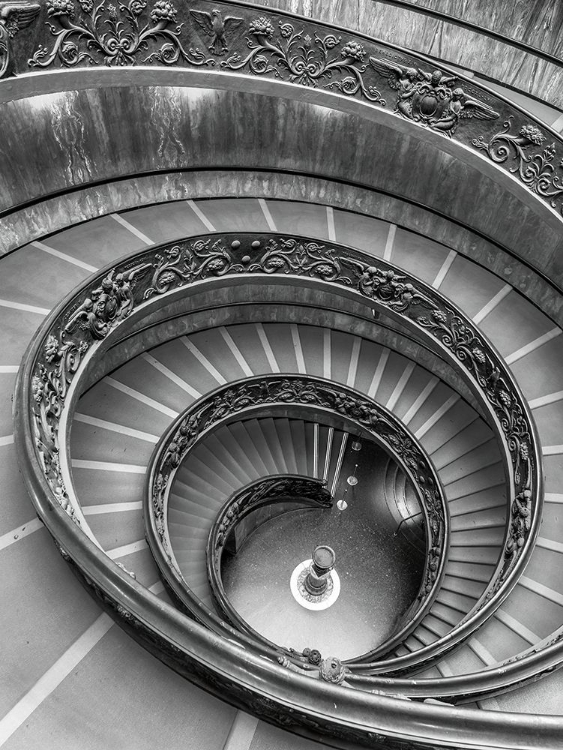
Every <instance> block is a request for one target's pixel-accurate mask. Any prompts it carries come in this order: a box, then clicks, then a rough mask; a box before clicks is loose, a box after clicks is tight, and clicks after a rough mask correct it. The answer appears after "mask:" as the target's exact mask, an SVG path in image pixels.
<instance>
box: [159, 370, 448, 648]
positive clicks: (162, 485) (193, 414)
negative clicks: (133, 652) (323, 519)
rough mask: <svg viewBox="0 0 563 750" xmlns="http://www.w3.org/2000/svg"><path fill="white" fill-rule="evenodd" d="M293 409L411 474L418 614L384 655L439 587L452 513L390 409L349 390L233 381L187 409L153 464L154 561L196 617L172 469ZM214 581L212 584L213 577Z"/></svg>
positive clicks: (311, 382) (297, 382) (286, 378)
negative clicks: (370, 446)
mask: <svg viewBox="0 0 563 750" xmlns="http://www.w3.org/2000/svg"><path fill="white" fill-rule="evenodd" d="M291 407H294V408H297V409H298V410H299V412H298V413H299V414H303V413H304V412H306V410H308V409H309V410H310V409H313V410H314V411H315V415H319V414H320V415H321V417H320V418H321V419H322V416H323V415H325V416H326V415H328V416H331V415H336V416H337V417H338V418H340V419H344V420H345V421H346V422H348V423H351V425H352V426H353V427H355V428H356V429H359V430H363V431H364V432H365V433H367V434H368V435H369V436H370V437H371V438H372V439H374V440H375V441H376V442H377V443H379V444H380V445H382V446H383V447H384V449H385V450H386V451H387V452H389V453H390V454H391V455H392V456H393V457H394V458H395V460H396V461H397V462H398V463H399V465H400V466H401V467H402V468H403V470H404V471H405V472H406V473H407V474H408V475H409V477H410V479H411V481H412V484H413V487H414V488H415V491H416V493H417V495H418V498H419V501H420V504H421V507H422V509H423V513H424V517H425V521H426V523H425V529H426V544H427V555H426V562H425V567H424V573H423V576H422V581H421V584H420V588H419V591H418V594H417V597H416V600H417V607H416V610H415V611H413V612H412V615H411V617H410V618H409V620H408V622H406V623H404V625H403V626H402V627H401V629H400V630H399V631H398V632H396V633H394V634H393V635H392V636H391V637H390V638H389V639H388V640H386V642H385V644H384V646H385V649H386V650H387V651H388V650H389V649H391V648H392V647H393V645H396V644H397V643H399V642H400V641H401V640H403V639H404V638H405V637H406V636H407V635H408V634H409V633H410V632H411V631H412V630H413V629H414V628H415V627H416V625H417V624H419V623H420V622H421V620H422V619H423V618H424V616H425V615H426V613H427V612H428V610H429V609H430V607H431V605H432V603H433V601H434V598H435V596H436V594H437V592H438V590H439V585H440V581H441V578H442V575H443V572H444V563H445V550H446V548H447V540H448V533H449V514H448V509H447V503H446V500H445V497H444V492H443V489H442V487H441V484H440V480H439V478H438V476H437V474H436V472H435V470H434V467H433V466H432V463H431V461H430V459H429V457H428V456H427V454H426V452H425V451H424V449H423V448H422V447H421V446H420V445H419V443H418V442H417V441H416V440H415V439H414V437H413V436H412V435H411V434H410V433H409V431H408V430H407V429H406V428H405V427H404V426H403V425H402V424H401V422H400V421H399V420H398V419H397V418H396V417H395V416H394V415H393V414H392V413H391V412H389V411H388V410H387V409H385V408H384V407H382V406H381V405H379V404H377V403H376V402H374V401H373V400H372V399H370V398H368V397H366V396H364V395H362V394H360V393H358V392H356V391H354V390H353V389H351V388H347V387H346V386H342V385H338V384H335V383H332V382H327V381H325V380H322V379H320V378H314V377H310V376H303V375H283V376H259V377H254V378H247V379H245V380H242V381H237V382H231V383H229V384H228V385H226V386H223V387H221V388H218V389H216V390H215V391H213V392H212V393H210V394H209V395H208V396H206V397H204V398H201V399H198V400H197V401H196V402H195V403H194V404H192V406H190V407H189V409H187V410H186V411H185V412H184V413H183V414H181V415H180V416H179V417H178V418H177V420H176V421H175V422H174V423H173V424H172V425H171V427H170V428H169V430H168V431H167V432H166V433H165V435H163V437H162V438H161V440H160V441H159V443H158V445H157V447H156V448H155V451H154V454H153V457H152V458H151V461H150V465H149V474H148V491H147V495H146V497H145V503H146V504H145V523H146V535H147V539H148V542H149V545H150V547H151V549H152V551H153V556H154V557H155V560H156V561H157V564H158V565H159V567H160V569H161V572H162V573H163V575H164V576H165V577H166V579H167V580H168V582H169V584H170V586H172V587H173V589H174V591H175V592H176V594H177V595H178V597H179V598H180V599H181V600H182V601H184V602H185V604H186V606H188V607H189V608H195V611H196V617H197V610H198V609H200V606H198V604H197V601H195V602H194V597H193V596H192V595H191V593H190V592H189V591H186V589H189V587H188V586H187V584H186V583H185V582H184V581H183V580H182V579H181V571H180V567H179V566H178V564H177V562H176V560H175V557H174V550H173V547H172V545H171V543H170V539H169V536H168V530H167V523H166V518H167V503H168V497H169V494H170V491H171V488H172V485H173V482H174V478H175V475H176V472H177V470H178V468H179V467H180V465H181V463H182V462H183V461H184V459H185V458H186V457H187V456H188V454H189V452H190V451H191V450H193V449H194V447H195V446H196V445H197V444H198V442H199V441H201V440H203V439H204V438H205V436H206V435H207V434H209V431H210V430H212V429H214V428H216V427H217V426H219V425H220V424H221V423H224V422H228V421H232V420H233V418H237V419H243V418H245V417H250V416H256V414H257V413H261V412H263V413H264V414H268V415H270V416H271V415H272V414H274V413H275V410H276V409H280V408H283V409H284V410H285V409H287V408H291ZM316 418H317V419H318V418H319V417H318V416H316ZM229 507H230V503H229ZM226 508H227V506H226ZM226 508H224V509H223V512H222V514H221V516H220V517H221V518H223V519H224V518H225V516H224V514H225V513H228V512H229V510H228V509H226ZM211 577H212V582H213V583H214V584H217V583H218V580H217V577H216V576H214V575H213V573H212V572H211ZM211 626H212V625H211ZM378 650H379V649H378ZM370 656H371V653H370V654H366V655H365V656H364V657H362V658H364V659H366V660H368V661H369V658H370Z"/></svg>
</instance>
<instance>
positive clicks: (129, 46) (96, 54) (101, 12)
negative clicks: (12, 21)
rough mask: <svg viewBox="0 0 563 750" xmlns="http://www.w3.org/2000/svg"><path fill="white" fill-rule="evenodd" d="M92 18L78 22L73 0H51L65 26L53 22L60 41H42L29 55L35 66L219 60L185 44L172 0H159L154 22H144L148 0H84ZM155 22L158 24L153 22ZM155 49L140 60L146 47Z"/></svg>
mask: <svg viewBox="0 0 563 750" xmlns="http://www.w3.org/2000/svg"><path fill="white" fill-rule="evenodd" d="M79 2H80V7H81V8H82V10H83V11H84V13H85V14H86V15H87V17H86V18H84V19H81V20H80V21H79V22H75V21H74V20H73V19H74V16H75V7H74V4H73V2H72V0H47V13H48V15H49V16H50V17H52V18H53V19H55V18H56V19H57V21H58V22H59V24H60V26H61V28H60V29H57V28H56V27H55V25H54V24H49V28H50V31H51V34H52V35H53V36H54V37H55V42H54V44H53V46H52V48H51V49H50V50H49V49H47V48H46V47H44V46H40V47H39V48H38V49H37V51H36V52H35V54H34V55H33V57H32V58H31V59H30V60H29V64H30V65H31V66H35V67H40V68H46V67H48V66H49V65H52V64H53V63H54V62H55V61H57V62H58V63H59V64H60V65H62V66H64V67H71V66H74V65H78V64H79V63H81V62H87V63H88V64H90V65H98V64H104V65H109V66H112V65H135V64H136V63H137V62H140V63H141V64H145V63H148V62H154V61H156V62H159V63H163V64H165V65H171V64H173V63H176V62H178V60H180V59H181V60H182V61H184V62H187V63H189V64H190V65H195V66H200V65H214V61H213V60H211V59H206V58H205V56H204V55H203V53H202V52H201V51H199V50H197V49H190V50H189V52H188V51H187V50H185V49H184V47H183V46H182V44H181V42H180V32H181V25H180V26H176V27H174V26H172V24H174V23H175V21H176V15H177V11H176V8H175V6H174V5H173V4H172V3H171V2H170V1H169V0H156V2H155V4H154V7H153V9H152V10H151V12H150V14H149V19H150V23H146V24H145V25H142V24H141V22H140V16H141V14H142V13H143V11H144V10H145V8H146V5H147V3H146V0H129V3H128V4H125V3H124V2H120V3H118V5H117V6H116V5H114V4H113V3H110V4H108V5H106V2H105V0H102V1H101V2H98V4H96V5H95V4H94V2H93V0H79ZM151 23H152V25H151ZM149 48H150V49H152V52H151V53H150V54H148V55H145V56H144V57H142V58H141V59H138V58H139V57H140V55H141V53H142V52H146V51H147V50H149Z"/></svg>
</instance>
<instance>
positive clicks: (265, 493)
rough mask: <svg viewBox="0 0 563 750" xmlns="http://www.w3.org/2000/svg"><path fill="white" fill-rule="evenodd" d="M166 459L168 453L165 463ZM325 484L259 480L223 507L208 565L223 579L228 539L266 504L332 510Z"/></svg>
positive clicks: (309, 480) (212, 536) (214, 529)
mask: <svg viewBox="0 0 563 750" xmlns="http://www.w3.org/2000/svg"><path fill="white" fill-rule="evenodd" d="M166 458H167V456H166V454H165V456H164V463H166ZM161 475H162V474H161ZM324 485H325V482H322V481H320V480H317V479H312V478H308V477H298V476H276V477H267V478H265V479H259V480H257V481H255V482H252V483H251V484H250V485H248V486H246V487H243V488H242V489H241V490H239V491H237V492H235V493H234V495H232V496H231V497H230V498H229V500H227V502H226V503H225V505H224V506H223V507H222V509H221V511H220V512H219V515H218V516H217V518H216V519H215V521H214V523H213V526H212V528H211V531H210V532H209V544H208V553H207V555H208V562H209V564H210V565H211V566H212V567H213V568H214V571H215V573H216V574H217V575H219V576H220V562H221V555H222V553H223V550H224V548H225V542H226V541H227V537H228V536H229V534H230V533H231V531H232V530H233V529H234V527H235V526H236V525H237V524H238V523H240V521H242V519H243V518H244V517H245V516H247V515H248V514H249V513H252V512H253V511H255V510H256V509H257V508H259V507H262V506H263V505H269V504H272V503H278V502H283V501H289V500H290V501H292V502H306V503H307V504H311V505H313V506H316V507H319V508H330V507H331V505H332V499H331V496H330V492H328V490H327V489H325V486H324Z"/></svg>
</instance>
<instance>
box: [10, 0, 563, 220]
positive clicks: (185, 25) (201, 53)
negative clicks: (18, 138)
mask: <svg viewBox="0 0 563 750" xmlns="http://www.w3.org/2000/svg"><path fill="white" fill-rule="evenodd" d="M0 38H1V39H3V40H4V53H3V55H2V56H1V57H0V79H2V78H5V79H8V78H9V76H11V75H14V74H19V73H27V74H29V73H40V72H41V71H49V72H53V71H55V70H57V69H58V70H69V69H76V68H81V67H86V68H91V67H92V66H101V67H116V66H120V67H123V66H129V67H134V66H139V65H142V66H157V67H160V68H171V67H174V68H176V67H179V68H191V69H195V70H200V71H209V72H215V73H221V74H226V75H232V76H236V75H241V74H242V75H246V76H248V75H249V76H252V77H254V78H257V79H259V78H266V79H272V80H276V81H280V82H284V83H289V84H292V85H295V86H302V87H307V88H308V89H318V90H319V91H325V92H328V93H331V94H334V95H337V96H338V95H339V96H342V97H343V98H345V99H355V100H357V101H359V102H361V103H363V104H366V105H368V106H371V107H376V108H378V109H383V110H385V111H388V112H391V113H393V115H395V116H397V117H398V118H400V119H402V120H405V121H407V122H409V123H411V124H412V125H414V126H417V127H421V128H423V129H425V130H427V131H429V132H431V133H434V134H436V135H437V137H439V138H445V139H448V140H450V139H451V140H453V141H456V142H458V143H460V144H462V145H463V146H464V147H466V148H467V149H469V150H471V151H473V153H475V154H478V155H480V156H482V157H483V158H484V159H485V160H487V161H488V162H489V163H491V164H493V165H495V166H497V167H499V168H500V169H502V170H503V171H504V172H505V174H506V175H507V176H509V177H511V178H513V179H515V180H516V181H517V182H519V183H520V184H521V185H522V186H523V187H524V188H527V189H528V190H530V191H531V192H532V193H533V194H534V195H535V196H537V197H538V198H539V199H540V200H541V201H543V202H544V204H545V205H546V206H548V207H549V208H551V209H554V210H555V211H556V213H557V215H558V217H559V218H560V219H562V218H563V167H562V164H563V142H562V139H561V136H560V135H559V134H558V133H556V132H555V131H553V130H551V129H550V128H549V127H548V126H546V125H545V124H544V123H541V122H539V121H536V120H535V119H534V118H533V117H532V116H531V115H530V114H529V113H527V112H525V111H524V110H521V109H520V108H519V107H518V106H517V105H515V104H513V103H511V102H509V101H507V100H506V99H504V98H503V97H502V96H500V95H498V94H497V93H495V92H493V91H491V90H490V89H488V88H486V87H485V86H483V85H480V84H478V83H476V82H475V81H474V80H471V79H469V78H467V77H465V76H464V75H463V74H460V73H459V72H457V71H452V70H449V69H448V68H447V67H444V66H442V65H441V64H437V63H434V62H431V61H429V60H428V59H427V58H426V57H424V56H423V55H420V54H417V53H415V52H411V51H407V50H405V49H402V48H400V47H396V46H394V45H392V44H390V43H384V42H381V41H375V40H373V39H371V38H369V37H366V36H364V35H362V34H358V33H352V32H350V31H348V30H346V29H342V28H338V27H336V26H333V25H330V24H323V23H319V22H316V21H313V20H310V19H305V18H302V17H296V16H293V15H291V14H290V13H286V12H284V11H279V10H272V9H269V8H257V7H254V6H252V5H247V4H246V3H244V2H227V1H226V0H217V1H214V2H209V1H208V0H191V2H190V3H189V4H188V3H186V4H177V3H175V2H174V1H173V0H152V1H151V2H146V0H128V1H127V2H123V3H118V4H117V5H114V4H111V3H108V2H107V1H106V0H44V2H41V3H28V4H27V5H21V6H20V5H18V4H16V5H14V6H10V7H6V11H5V15H4V18H3V19H2V20H0Z"/></svg>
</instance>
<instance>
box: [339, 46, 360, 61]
mask: <svg viewBox="0 0 563 750" xmlns="http://www.w3.org/2000/svg"><path fill="white" fill-rule="evenodd" d="M340 55H341V57H343V58H344V59H347V60H350V61H352V60H356V61H357V62H362V60H363V59H364V57H365V56H366V51H365V49H364V47H363V45H361V44H359V43H358V42H348V43H347V44H345V45H344V47H342V50H341V52H340Z"/></svg>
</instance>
